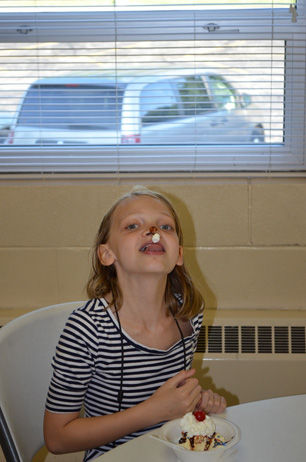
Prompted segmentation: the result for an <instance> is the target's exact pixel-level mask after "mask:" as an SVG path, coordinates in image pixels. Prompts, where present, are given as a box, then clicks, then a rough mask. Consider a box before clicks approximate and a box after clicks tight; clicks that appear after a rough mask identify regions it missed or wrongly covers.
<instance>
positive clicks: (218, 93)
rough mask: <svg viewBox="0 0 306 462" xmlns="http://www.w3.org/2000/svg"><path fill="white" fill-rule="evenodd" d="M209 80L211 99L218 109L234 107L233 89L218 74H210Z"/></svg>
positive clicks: (235, 103) (235, 105) (234, 96)
mask: <svg viewBox="0 0 306 462" xmlns="http://www.w3.org/2000/svg"><path fill="white" fill-rule="evenodd" d="M209 82H210V85H211V88H212V92H213V99H214V102H215V104H216V105H217V107H218V108H219V109H226V110H228V111H229V110H231V109H236V107H237V102H236V95H235V91H234V90H233V89H232V88H231V87H230V86H229V84H228V83H227V82H225V81H224V80H223V79H222V77H220V76H218V75H210V76H209Z"/></svg>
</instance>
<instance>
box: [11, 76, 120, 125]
mask: <svg viewBox="0 0 306 462" xmlns="http://www.w3.org/2000/svg"><path fill="white" fill-rule="evenodd" d="M122 96H123V91H122V90H120V89H119V90H118V89H116V88H115V87H107V86H105V87H103V86H100V85H97V86H95V85H83V84H80V85H79V84H73V83H71V84H64V85H62V84H61V85H58V84H50V85H49V84H46V85H45V84H44V85H42V84H37V85H33V86H32V87H31V88H30V89H29V91H28V92H27V95H26V97H25V100H24V102H23V105H22V108H21V112H20V116H19V120H18V124H19V125H23V126H28V127H40V128H41V127H44V128H58V129H67V128H69V129H78V130H82V129H84V130H88V129H90V130H95V129H97V130H101V129H105V130H115V129H116V126H117V124H118V123H119V122H120V119H121V108H122ZM118 119H119V120H118Z"/></svg>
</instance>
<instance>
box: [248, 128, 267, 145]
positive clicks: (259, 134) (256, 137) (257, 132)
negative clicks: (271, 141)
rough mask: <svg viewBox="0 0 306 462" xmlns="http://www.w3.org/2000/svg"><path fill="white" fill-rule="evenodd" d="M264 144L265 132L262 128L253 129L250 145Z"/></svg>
mask: <svg viewBox="0 0 306 462" xmlns="http://www.w3.org/2000/svg"><path fill="white" fill-rule="evenodd" d="M264 142H265V131H264V129H263V128H262V127H257V128H254V130H253V133H252V136H251V143H256V144H262V143H264Z"/></svg>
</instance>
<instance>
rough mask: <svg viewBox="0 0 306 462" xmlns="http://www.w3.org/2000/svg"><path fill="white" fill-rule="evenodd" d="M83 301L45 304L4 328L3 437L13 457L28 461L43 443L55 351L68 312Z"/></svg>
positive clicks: (0, 357) (0, 341) (0, 372)
mask: <svg viewBox="0 0 306 462" xmlns="http://www.w3.org/2000/svg"><path fill="white" fill-rule="evenodd" d="M82 305H84V302H81V301H80V302H71V303H62V304H59V305H54V306H49V307H46V308H41V309H38V310H35V311H32V312H31V313H28V314H25V315H24V316H20V317H19V318H16V319H14V320H13V321H11V322H9V323H8V324H6V325H5V326H4V327H2V328H1V329H0V406H1V409H0V411H1V412H0V442H1V446H2V447H3V452H4V454H5V456H6V458H7V461H9V462H11V461H12V462H29V461H30V460H31V459H32V457H33V456H34V455H35V453H36V452H37V451H38V450H39V449H40V448H41V447H43V446H44V437H43V417H44V408H45V401H46V396H47V391H48V387H49V382H50V378H51V375H52V367H51V361H52V357H53V355H54V352H55V347H56V345H57V342H58V339H59V336H60V334H61V332H62V330H63V327H64V325H65V322H66V320H67V318H68V316H69V314H70V313H71V312H72V311H73V310H74V309H76V308H78V307H80V306H82Z"/></svg>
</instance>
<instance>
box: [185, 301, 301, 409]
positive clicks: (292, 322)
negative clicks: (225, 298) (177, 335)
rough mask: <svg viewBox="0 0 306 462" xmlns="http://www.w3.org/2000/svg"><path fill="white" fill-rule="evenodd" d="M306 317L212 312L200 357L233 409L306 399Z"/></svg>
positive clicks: (205, 381)
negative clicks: (275, 400) (260, 402)
mask: <svg viewBox="0 0 306 462" xmlns="http://www.w3.org/2000/svg"><path fill="white" fill-rule="evenodd" d="M305 331H306V312H305V311H291V310H290V311H286V310H280V311H269V312H268V311H263V310H258V311H247V310H246V311H242V310H239V311H238V310H237V311H232V310H231V311H229V312H224V311H223V312H217V311H215V312H214V311H209V310H208V311H207V312H205V315H204V321H203V325H202V327H201V332H200V336H199V342H198V347H197V351H196V354H195V357H194V363H193V365H194V367H195V368H196V371H197V372H196V377H197V378H198V379H199V381H200V383H201V385H202V387H203V388H204V389H207V388H211V389H213V390H214V391H216V392H218V393H220V394H222V395H223V396H225V397H226V399H227V402H228V404H229V405H235V404H241V403H245V402H250V401H257V400H260V399H268V398H274V397H279V396H287V395H295V394H301V393H306V338H305V337H306V334H305Z"/></svg>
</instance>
